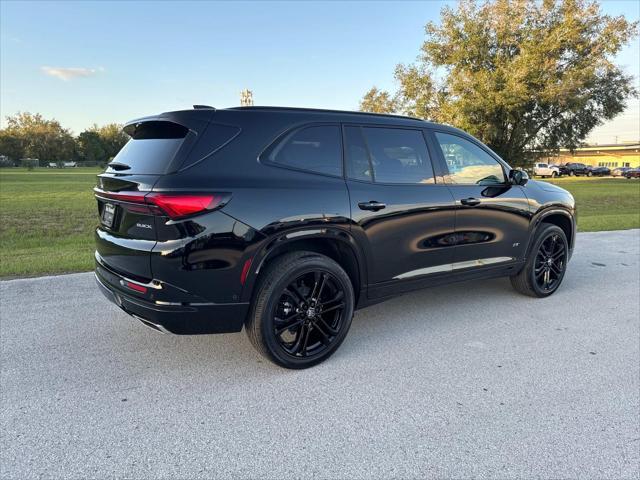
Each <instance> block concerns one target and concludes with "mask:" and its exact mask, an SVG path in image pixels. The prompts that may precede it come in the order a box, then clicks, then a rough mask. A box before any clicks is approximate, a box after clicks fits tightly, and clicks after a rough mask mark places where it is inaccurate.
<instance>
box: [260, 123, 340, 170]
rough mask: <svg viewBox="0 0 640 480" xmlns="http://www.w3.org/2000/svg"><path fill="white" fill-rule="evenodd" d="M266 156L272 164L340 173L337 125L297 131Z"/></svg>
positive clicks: (338, 129)
mask: <svg viewBox="0 0 640 480" xmlns="http://www.w3.org/2000/svg"><path fill="white" fill-rule="evenodd" d="M266 157H267V158H266V159H267V161H268V162H270V163H272V164H274V165H279V166H283V167H291V168H296V169H299V170H307V171H309V172H314V173H322V174H324V175H334V176H342V152H341V143H340V128H339V127H338V126H337V125H322V126H313V127H306V128H303V129H301V130H297V131H295V132H293V133H292V134H291V135H289V136H288V137H286V138H285V139H284V140H283V141H282V142H280V143H279V144H277V145H276V147H275V148H273V149H272V150H271V151H270V152H268V153H267V156H266Z"/></svg>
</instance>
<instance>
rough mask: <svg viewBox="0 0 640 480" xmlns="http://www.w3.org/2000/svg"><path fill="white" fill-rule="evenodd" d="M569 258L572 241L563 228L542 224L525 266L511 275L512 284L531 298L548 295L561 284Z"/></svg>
mask: <svg viewBox="0 0 640 480" xmlns="http://www.w3.org/2000/svg"><path fill="white" fill-rule="evenodd" d="M568 259H569V244H568V242H567V237H566V235H565V234H564V231H563V230H562V229H561V228H560V227H558V226H556V225H550V224H546V223H543V224H542V225H541V227H540V229H539V231H538V233H537V235H536V238H535V240H534V244H533V248H532V249H531V253H530V255H529V258H528V259H527V263H526V264H525V266H524V268H523V269H522V270H521V271H520V273H518V274H517V275H514V276H512V277H510V279H511V285H513V288H515V289H516V290H517V291H518V292H520V293H522V294H524V295H528V296H530V297H548V296H549V295H551V294H552V293H553V292H555V291H556V290H557V289H558V287H559V286H560V284H561V283H562V279H563V278H564V273H565V270H566V268H567V261H568Z"/></svg>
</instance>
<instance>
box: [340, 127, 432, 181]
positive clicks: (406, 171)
mask: <svg viewBox="0 0 640 480" xmlns="http://www.w3.org/2000/svg"><path fill="white" fill-rule="evenodd" d="M345 139H346V140H345V142H346V152H347V175H348V176H349V178H353V179H355V180H373V181H374V182H377V183H398V184H420V183H434V176H433V167H432V165H431V159H430V158H429V154H428V152H427V145H426V143H425V141H424V136H423V135H422V132H421V131H420V130H409V129H402V128H380V127H362V128H361V127H346V128H345Z"/></svg>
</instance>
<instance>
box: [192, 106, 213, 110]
mask: <svg viewBox="0 0 640 480" xmlns="http://www.w3.org/2000/svg"><path fill="white" fill-rule="evenodd" d="M193 108H194V110H215V109H216V108H215V107H212V106H211V105H194V106H193Z"/></svg>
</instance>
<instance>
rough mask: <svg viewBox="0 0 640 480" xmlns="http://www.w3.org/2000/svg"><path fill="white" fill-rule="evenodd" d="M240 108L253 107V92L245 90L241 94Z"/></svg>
mask: <svg viewBox="0 0 640 480" xmlns="http://www.w3.org/2000/svg"><path fill="white" fill-rule="evenodd" d="M240 106H242V107H253V92H252V91H251V90H248V89H246V88H245V89H244V90H242V91H241V92H240Z"/></svg>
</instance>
